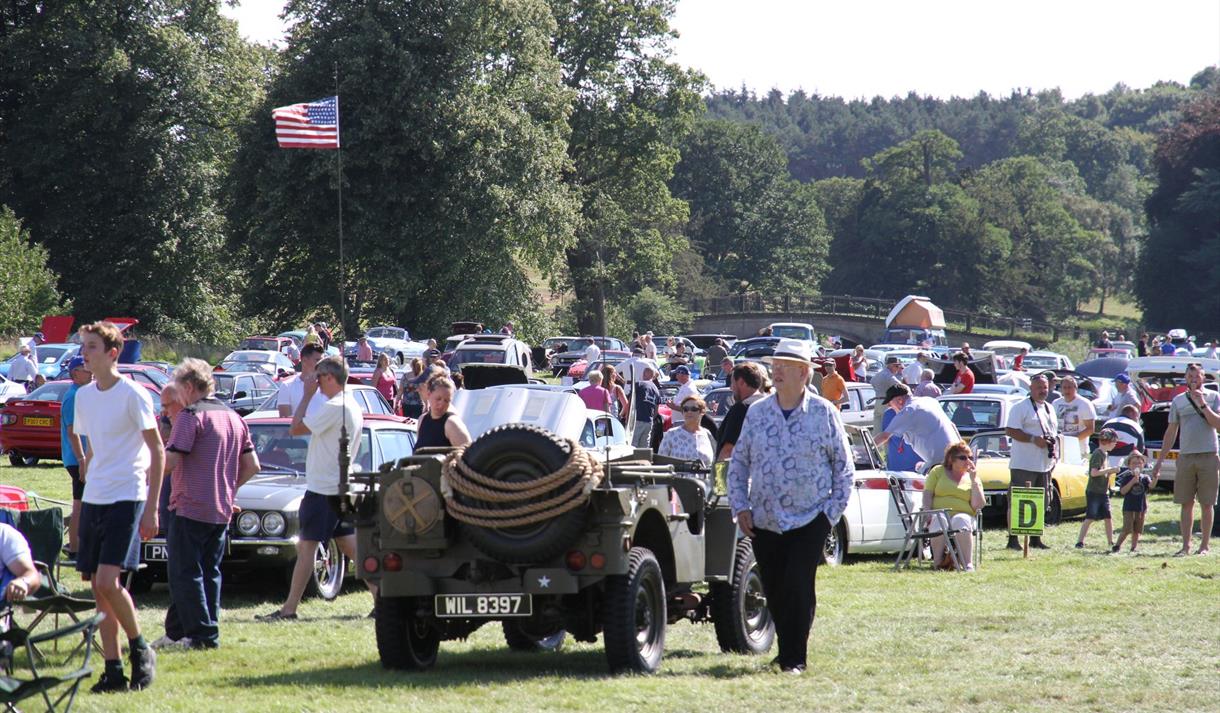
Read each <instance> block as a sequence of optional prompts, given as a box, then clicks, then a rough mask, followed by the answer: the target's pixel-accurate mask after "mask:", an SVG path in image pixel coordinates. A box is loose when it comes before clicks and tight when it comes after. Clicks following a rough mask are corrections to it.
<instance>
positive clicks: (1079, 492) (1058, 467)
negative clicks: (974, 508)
mask: <svg viewBox="0 0 1220 713" xmlns="http://www.w3.org/2000/svg"><path fill="white" fill-rule="evenodd" d="M970 448H971V450H973V451H974V459H975V462H976V463H977V467H978V471H979V479H980V480H981V481H982V483H983V494H984V495H986V496H987V505H986V507H984V508H983V514H984V515H985V516H987V517H998V518H1000V519H1001V520H1003V519H1004V518H1005V513H1006V512H1007V510H1008V486H1009V484H1010V483H1011V474H1010V473H1009V471H1008V459H1009V455H1010V448H1011V442H1010V440H1009V438H1008V436H1007V435H1005V433H1004V431H1000V430H996V431H982V432H980V433H977V434H975V436H974V438H971V439H970ZM1058 452H1059V454H1060V455H1059V460H1058V461H1056V462H1055V470H1054V471H1053V472H1052V474H1051V484H1052V486H1053V487H1052V488H1051V492H1050V493H1049V497H1048V498H1047V502H1046V522H1047V524H1050V525H1053V524H1055V523H1058V522H1059V521H1060V520H1061V519H1063V517H1064V516H1065V515H1075V514H1079V513H1082V512H1084V509H1085V497H1084V489H1085V485H1087V484H1088V481H1089V465H1088V462H1089V459H1088V454H1087V453H1085V452H1084V451H1083V449H1082V445H1081V443H1080V440H1079V439H1077V438H1072V437H1065V436H1059V448H1058Z"/></svg>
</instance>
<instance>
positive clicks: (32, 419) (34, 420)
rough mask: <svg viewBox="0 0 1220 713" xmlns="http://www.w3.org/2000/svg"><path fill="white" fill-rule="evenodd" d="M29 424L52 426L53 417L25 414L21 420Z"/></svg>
mask: <svg viewBox="0 0 1220 713" xmlns="http://www.w3.org/2000/svg"><path fill="white" fill-rule="evenodd" d="M21 422H22V423H24V424H25V425H27V426H47V427H48V428H49V427H50V426H51V418H50V417H49V416H25V417H23V418H22V420H21Z"/></svg>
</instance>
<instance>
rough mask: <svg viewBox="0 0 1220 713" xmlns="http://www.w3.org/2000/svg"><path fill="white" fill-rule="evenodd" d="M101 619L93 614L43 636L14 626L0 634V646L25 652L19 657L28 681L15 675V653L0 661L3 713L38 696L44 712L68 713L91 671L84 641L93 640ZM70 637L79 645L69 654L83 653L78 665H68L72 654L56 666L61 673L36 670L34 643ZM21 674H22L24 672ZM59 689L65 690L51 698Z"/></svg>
mask: <svg viewBox="0 0 1220 713" xmlns="http://www.w3.org/2000/svg"><path fill="white" fill-rule="evenodd" d="M104 616H105V615H104V614H96V615H94V616H92V617H90V618H88V619H85V620H83V621H78V622H75V623H73V624H71V625H69V626H65V627H63V628H62V629H56V630H54V631H49V632H46V633H44V634H37V635H34V634H31V633H30V632H29V630H28V629H21V628H17V627H13V628H11V629H9V630H8V631H4V632H0V643H4V644H8V645H9V646H10V647H11V648H13V649H17V648H18V647H22V648H24V649H25V655H24V657H22V658H24V660H25V664H26V665H27V668H28V670H29V673H30V676H29V678H24V677H22V678H18V677H17V676H16V668H17V664H16V660H15V659H16V658H17V656H16V653H15V651H14V654H13V657H12V660H9V661H6V662H4V663H5V666H4V672H3V673H0V703H3V704H4V710H5V713H17V704H18V703H20V702H21V701H24V700H25V699H27V698H32V697H34V696H41V697H42V701H43V703H45V704H46V706H47V710H48V711H52V713H54V711H64V712H65V713H66V712H67V711H69V710H71V709H72V704H73V703H74V702H75V701H76V694H77V692H78V691H79V690H80V685H81V683H82V682H84V680H85V679H86V678H88V677H89V676H90V675H92V674H93V669H91V668H90V667H89V656H90V654H91V653H92V652H93V647H91V646H88V645H86V642H89V641H92V640H93V633H94V632H95V631H96V630H97V625H98V623H99V622H100V621H101V620H102V618H103V617H104ZM73 636H80V637H81V643H80V644H78V645H77V646H76V647H75V648H74V649H73V652H76V651H80V650H82V649H83V650H84V655H83V656H82V657H81V661H80V665H79V666H76V667H75V668H73V667H72V666H71V665H69V664H70V663H71V661H72V660H73V658H74V657H75V653H73V654H71V655H70V656H69V657H68V659H67V662H65V664H64V665H63V666H61V667H57V668H64V669H66V670H64V671H60V672H56V673H48V672H47V670H46V669H45V668H42V667H40V664H41V663H42V662H43V657H42V655H41V654H40V653H38V649H37V645H38V644H45V643H47V642H48V641H58V640H59V639H63V638H67V637H73ZM22 673H23V674H24V673H25V671H24V669H23V670H22ZM61 686H66V687H67V688H65V689H64V690H63V691H62V692H61V693H60V694H59V695H58V696H54V691H55V689H58V688H59V687H61Z"/></svg>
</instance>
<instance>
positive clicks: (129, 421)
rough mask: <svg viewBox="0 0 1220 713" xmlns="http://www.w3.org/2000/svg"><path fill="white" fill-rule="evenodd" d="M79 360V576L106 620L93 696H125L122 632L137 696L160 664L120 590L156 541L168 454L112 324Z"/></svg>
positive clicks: (98, 330) (86, 333) (89, 340)
mask: <svg viewBox="0 0 1220 713" xmlns="http://www.w3.org/2000/svg"><path fill="white" fill-rule="evenodd" d="M79 332H80V337H81V348H80V354H81V356H82V357H84V359H85V365H86V366H88V367H89V371H91V372H92V373H93V378H94V381H93V383H91V384H88V385H86V386H83V387H81V389H80V390H79V391H77V393H76V409H75V424H74V425H75V430H76V433H78V434H80V435H81V436H84V437H86V438H87V439H88V447H87V449H86V451H85V459H84V460H83V461H81V464H80V477H81V479H82V480H84V481H85V492H84V494H83V495H82V496H81V513H80V520H81V522H80V548H79V550H78V551H77V559H76V569H77V570H78V571H79V572H81V574H82V576H83V577H84V579H86V580H88V581H89V582H90V584H91V586H92V588H93V597H94V599H95V600H96V601H97V609H98V611H100V612H102V613H103V614H105V615H106V618H105V619H103V620H102V623H101V624H100V625H99V627H98V630H99V631H100V632H101V639H102V655H103V657H104V658H105V659H106V667H105V670H104V671H103V672H102V676H101V678H100V679H99V680H98V682H97V683H96V684H95V685H94V686H93V688H92V690H93V692H94V693H108V692H113V691H125V690H128V688H129V684H128V680H127V677H126V676H124V675H123V663H122V660H121V659H120V655H121V650H120V648H119V627H120V626H121V627H122V628H123V631H124V632H125V633H126V634H127V638H128V642H129V644H130V649H131V682H130V688H131V689H132V690H139V689H142V688H147V687H148V686H149V685H150V684H151V683H152V681H153V678H154V676H155V674H156V664H157V657H156V654H155V653H154V652H153V650H152V649H151V648H149V646H148V644H147V643H145V641H144V637H143V636H142V635H141V634H140V624H139V622H138V621H137V620H136V608H135V603H134V602H133V601H132V599H131V595H129V594H128V593H127V590H126V589H124V588H123V587H122V585H120V584H119V575H120V573H121V572H122V571H123V570H132V569H135V568H136V567H137V566H138V565H139V563H140V540H141V539H147V538H150V537H152V536H154V535H156V534H157V508H156V507H151V508H145V507H144V504H145V503H146V502H148V501H152V502H154V503H155V502H157V496H158V493H159V492H160V488H161V471H162V470H163V468H164V456H165V452H164V451H163V450H162V448H161V434H160V432H159V431H158V430H157V420H156V415H155V413H154V411H153V403H152V396H151V395H150V394H149V392H148V389H146V388H144V387H143V386H140V385H139V384H137V383H136V382H135V381H133V380H131V379H127V378H124V377H123V376H122V375H121V374H119V371H118V368H117V366H116V365H117V363H118V359H119V352H120V351H122V348H123V335H122V333H121V332H119V329H118V327H116V326H114V325H113V324H111V323H110V322H94V323H93V324H89V325H85V326H84V327H81V328H80V330H79Z"/></svg>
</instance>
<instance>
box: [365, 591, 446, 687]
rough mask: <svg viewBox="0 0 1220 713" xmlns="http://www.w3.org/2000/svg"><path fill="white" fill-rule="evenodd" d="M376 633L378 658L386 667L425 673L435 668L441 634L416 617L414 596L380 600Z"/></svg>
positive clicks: (377, 603) (376, 607) (377, 609)
mask: <svg viewBox="0 0 1220 713" xmlns="http://www.w3.org/2000/svg"><path fill="white" fill-rule="evenodd" d="M373 607H374V609H375V611H376V612H377V619H376V621H375V623H374V627H373V628H374V630H375V631H376V634H377V655H378V656H379V657H380V658H381V665H382V667H384V668H388V669H392V670H397V671H426V670H428V669H430V668H432V667H433V666H435V665H436V657H437V654H438V652H439V651H440V647H441V635H440V632H439V631H437V630H436V629H434V628H432V627H431V626H428V624H427V622H425V621H424V620H422V619H421V618H420V617H419V616H418V615H417V614H416V600H414V599H412V598H411V597H377V598H376V599H375V601H374V603H373Z"/></svg>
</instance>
